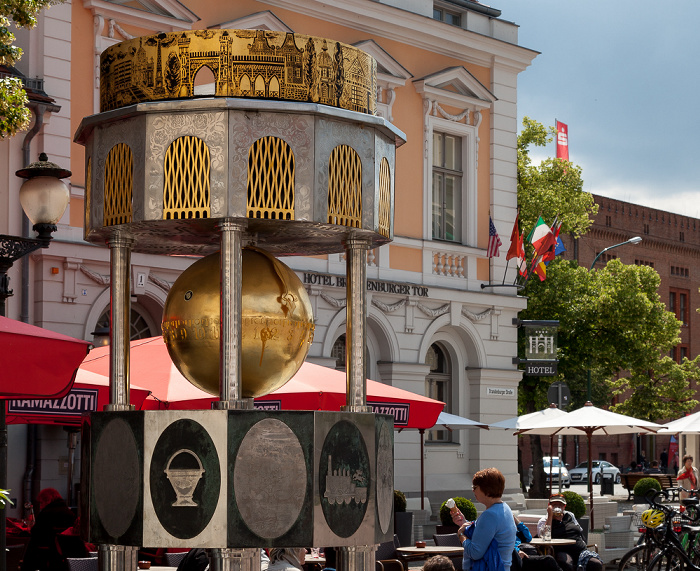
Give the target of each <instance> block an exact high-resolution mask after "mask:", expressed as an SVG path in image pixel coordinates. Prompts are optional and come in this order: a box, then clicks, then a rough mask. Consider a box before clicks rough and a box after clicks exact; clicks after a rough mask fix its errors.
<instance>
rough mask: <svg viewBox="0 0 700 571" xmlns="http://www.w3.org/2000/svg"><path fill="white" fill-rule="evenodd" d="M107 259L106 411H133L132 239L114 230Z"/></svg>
mask: <svg viewBox="0 0 700 571" xmlns="http://www.w3.org/2000/svg"><path fill="white" fill-rule="evenodd" d="M107 245H108V246H109V256H110V273H111V282H110V304H109V314H110V322H111V327H110V328H109V404H108V405H107V406H106V407H105V410H133V407H132V406H131V405H130V404H129V371H130V369H129V353H130V351H129V350H130V346H129V341H130V339H129V336H130V335H129V333H130V326H131V248H132V247H133V245H134V239H133V238H131V237H130V236H128V235H126V234H124V233H123V232H121V231H116V232H115V233H114V234H113V235H112V237H111V238H110V239H109V240H108V241H107Z"/></svg>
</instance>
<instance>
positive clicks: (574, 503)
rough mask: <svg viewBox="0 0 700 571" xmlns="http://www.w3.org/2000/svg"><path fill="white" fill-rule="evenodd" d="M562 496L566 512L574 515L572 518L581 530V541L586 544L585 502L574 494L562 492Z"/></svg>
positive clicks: (586, 517)
mask: <svg viewBox="0 0 700 571" xmlns="http://www.w3.org/2000/svg"><path fill="white" fill-rule="evenodd" d="M563 495H564V498H565V499H566V510H567V511H570V512H571V513H572V514H574V517H575V518H576V520H577V521H578V522H579V524H580V525H581V528H582V529H583V539H584V541H585V542H586V543H588V525H589V518H588V516H586V502H585V501H584V500H583V497H582V496H581V495H579V494H577V493H576V492H564V493H563Z"/></svg>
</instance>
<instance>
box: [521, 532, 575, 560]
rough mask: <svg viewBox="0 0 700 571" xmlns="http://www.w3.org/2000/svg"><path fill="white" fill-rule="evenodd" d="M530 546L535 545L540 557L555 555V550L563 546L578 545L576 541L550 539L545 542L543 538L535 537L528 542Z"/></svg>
mask: <svg viewBox="0 0 700 571" xmlns="http://www.w3.org/2000/svg"><path fill="white" fill-rule="evenodd" d="M528 543H529V544H530V545H534V546H535V547H536V548H537V551H539V553H540V555H552V556H553V555H554V548H555V547H561V546H562V545H574V544H575V543H576V540H575V539H549V540H547V541H545V540H544V539H543V538H541V537H533V538H532V539H531V540H530V541H528Z"/></svg>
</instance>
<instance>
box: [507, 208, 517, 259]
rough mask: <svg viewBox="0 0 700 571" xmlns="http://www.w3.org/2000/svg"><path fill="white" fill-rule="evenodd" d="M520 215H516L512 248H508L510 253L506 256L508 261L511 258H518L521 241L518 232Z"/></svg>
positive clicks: (511, 239)
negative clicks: (519, 242)
mask: <svg viewBox="0 0 700 571" xmlns="http://www.w3.org/2000/svg"><path fill="white" fill-rule="evenodd" d="M519 217H520V213H519V212H518V213H517V214H516V215H515V224H513V231H512V232H511V233H510V248H508V253H507V254H506V260H510V259H511V258H517V257H519V256H518V241H519V240H520V232H519V231H518V218H519Z"/></svg>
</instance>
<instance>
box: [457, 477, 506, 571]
mask: <svg viewBox="0 0 700 571" xmlns="http://www.w3.org/2000/svg"><path fill="white" fill-rule="evenodd" d="M505 487H506V479H505V477H504V476H503V474H502V473H501V471H500V470H498V469H497V468H486V469H485V470H480V471H478V472H477V473H476V474H474V478H473V479H472V490H473V491H474V496H475V497H476V501H478V502H479V503H481V504H483V505H485V506H486V510H485V511H484V512H483V513H482V514H481V515H480V516H479V518H478V519H477V520H476V521H475V522H468V521H466V519H465V517H464V514H462V512H461V511H459V510H456V511H455V513H454V514H453V515H452V521H454V523H455V524H457V525H459V526H460V528H459V531H458V535H459V541H460V543H461V544H462V546H463V547H464V557H463V559H462V569H463V571H470V570H472V571H510V566H511V562H512V557H513V549H514V548H515V522H514V521H513V512H511V511H510V508H509V507H508V504H505V503H503V501H502V500H501V496H502V495H503V490H505Z"/></svg>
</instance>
